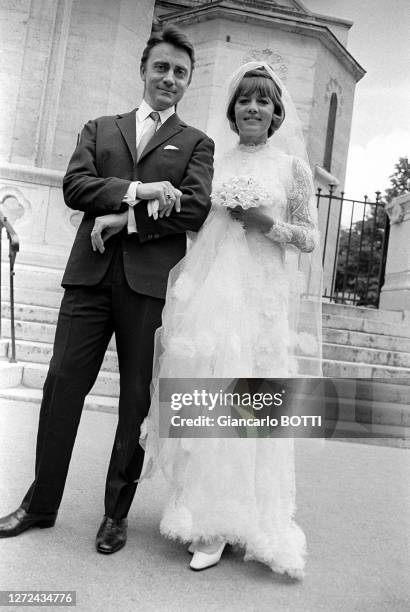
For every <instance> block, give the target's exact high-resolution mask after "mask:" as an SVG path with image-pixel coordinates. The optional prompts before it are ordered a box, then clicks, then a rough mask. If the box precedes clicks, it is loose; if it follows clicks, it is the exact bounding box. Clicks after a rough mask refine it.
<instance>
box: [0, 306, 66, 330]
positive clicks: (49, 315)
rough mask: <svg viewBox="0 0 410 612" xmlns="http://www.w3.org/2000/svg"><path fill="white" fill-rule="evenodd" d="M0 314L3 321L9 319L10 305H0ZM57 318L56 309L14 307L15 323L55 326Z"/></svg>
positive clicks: (49, 307)
mask: <svg viewBox="0 0 410 612" xmlns="http://www.w3.org/2000/svg"><path fill="white" fill-rule="evenodd" d="M1 314H2V317H3V318H5V319H10V303H9V302H4V303H3V304H2V305H1ZM57 318H58V308H57V307H52V306H40V305H37V304H20V303H16V304H15V305H14V319H15V320H16V321H32V322H35V323H49V324H50V325H55V324H56V323H57Z"/></svg>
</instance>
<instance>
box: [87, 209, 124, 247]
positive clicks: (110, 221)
mask: <svg viewBox="0 0 410 612" xmlns="http://www.w3.org/2000/svg"><path fill="white" fill-rule="evenodd" d="M127 221H128V212H123V213H118V214H111V215H103V216H102V217H96V219H95V223H94V227H93V229H92V232H91V245H92V247H93V251H99V252H100V253H104V251H105V247H104V242H105V241H106V240H108V238H110V237H111V236H113V235H114V234H118V232H120V231H121V230H122V228H123V227H125V226H126V225H127Z"/></svg>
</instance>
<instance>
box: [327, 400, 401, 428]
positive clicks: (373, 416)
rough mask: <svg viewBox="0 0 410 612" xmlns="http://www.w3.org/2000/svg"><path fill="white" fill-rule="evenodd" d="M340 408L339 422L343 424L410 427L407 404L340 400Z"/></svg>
mask: <svg viewBox="0 0 410 612" xmlns="http://www.w3.org/2000/svg"><path fill="white" fill-rule="evenodd" d="M338 408H339V410H338V420H340V421H343V422H351V423H356V422H357V423H362V424H373V423H374V424H377V425H399V426H402V427H410V406H408V405H407V404H397V403H394V402H376V401H372V400H365V399H351V398H340V399H339V405H338Z"/></svg>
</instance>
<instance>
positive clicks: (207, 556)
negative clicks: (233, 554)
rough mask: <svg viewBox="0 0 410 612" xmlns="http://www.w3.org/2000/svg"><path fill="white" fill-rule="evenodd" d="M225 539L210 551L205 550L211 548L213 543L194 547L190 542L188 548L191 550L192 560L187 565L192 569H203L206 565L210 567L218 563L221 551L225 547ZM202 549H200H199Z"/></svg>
mask: <svg viewBox="0 0 410 612" xmlns="http://www.w3.org/2000/svg"><path fill="white" fill-rule="evenodd" d="M225 544H226V542H225V541H222V542H221V544H220V545H219V546H218V547H217V548H216V550H214V551H212V552H206V551H207V549H211V550H212V548H213V547H214V546H215V544H214V545H213V546H212V545H209V544H208V545H206V544H205V545H202V546H201V545H200V544H199V545H197V546H196V547H194V546H193V545H192V544H191V546H190V547H189V548H188V550H190V549H191V550H192V551H193V557H192V561H191V563H190V564H189V567H190V568H191V569H192V570H195V571H200V570H203V569H207V568H208V567H212V566H213V565H216V564H217V563H219V561H220V559H221V557H222V553H223V551H224V548H225ZM201 549H202V550H201Z"/></svg>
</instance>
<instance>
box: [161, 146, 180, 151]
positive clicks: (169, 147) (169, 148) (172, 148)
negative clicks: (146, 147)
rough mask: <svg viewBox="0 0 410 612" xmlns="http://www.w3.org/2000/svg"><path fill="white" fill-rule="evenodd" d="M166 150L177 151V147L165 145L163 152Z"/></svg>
mask: <svg viewBox="0 0 410 612" xmlns="http://www.w3.org/2000/svg"><path fill="white" fill-rule="evenodd" d="M167 149H168V150H172V151H179V147H174V145H167V146H166V147H164V151H166V150H167Z"/></svg>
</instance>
